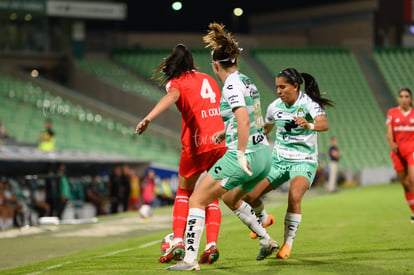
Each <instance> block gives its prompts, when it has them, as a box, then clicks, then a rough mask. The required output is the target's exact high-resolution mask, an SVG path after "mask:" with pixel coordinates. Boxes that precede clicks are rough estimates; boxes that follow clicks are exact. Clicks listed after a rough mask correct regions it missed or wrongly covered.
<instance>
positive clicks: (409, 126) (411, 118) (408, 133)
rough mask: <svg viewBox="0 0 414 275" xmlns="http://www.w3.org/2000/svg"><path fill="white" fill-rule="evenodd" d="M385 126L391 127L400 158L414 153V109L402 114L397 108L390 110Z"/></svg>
mask: <svg viewBox="0 0 414 275" xmlns="http://www.w3.org/2000/svg"><path fill="white" fill-rule="evenodd" d="M387 125H391V126H392V133H393V135H394V141H395V143H397V145H398V152H399V153H400V155H401V156H403V157H405V156H408V155H409V154H410V153H411V154H412V153H413V152H414V109H413V108H411V109H410V110H409V111H408V112H407V113H403V111H401V109H400V108H399V107H395V108H391V109H389V110H388V114H387Z"/></svg>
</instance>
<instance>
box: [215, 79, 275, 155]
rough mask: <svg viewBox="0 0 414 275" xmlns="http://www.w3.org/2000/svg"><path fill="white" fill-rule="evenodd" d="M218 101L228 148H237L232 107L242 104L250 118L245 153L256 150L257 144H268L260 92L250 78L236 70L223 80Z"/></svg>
mask: <svg viewBox="0 0 414 275" xmlns="http://www.w3.org/2000/svg"><path fill="white" fill-rule="evenodd" d="M222 90H223V91H222V97H221V102H220V114H221V116H222V118H223V121H224V125H225V128H226V146H227V149H228V150H237V141H238V139H237V120H236V117H235V116H234V114H233V111H232V110H233V109H234V108H236V107H241V106H244V107H246V108H247V112H248V114H249V119H250V137H249V142H248V144H247V148H246V153H248V152H254V151H256V148H257V147H256V146H257V145H263V144H264V145H269V143H268V142H267V140H266V138H265V135H264V129H263V126H264V123H263V117H262V114H261V107H260V94H259V92H258V91H257V88H256V86H255V85H254V84H253V83H252V82H251V81H250V79H249V78H248V77H247V76H245V75H243V74H241V73H240V72H238V71H236V72H234V73H232V74H231V75H229V76H228V77H227V79H226V81H225V82H224V85H223V89H222Z"/></svg>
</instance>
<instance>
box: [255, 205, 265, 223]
mask: <svg viewBox="0 0 414 275" xmlns="http://www.w3.org/2000/svg"><path fill="white" fill-rule="evenodd" d="M253 210H254V213H256V216H257V217H258V218H259V219H260V221H261V222H262V224H265V223H266V222H267V213H266V210H265V208H264V204H263V202H261V204H260V205H259V206H258V207H255V208H253Z"/></svg>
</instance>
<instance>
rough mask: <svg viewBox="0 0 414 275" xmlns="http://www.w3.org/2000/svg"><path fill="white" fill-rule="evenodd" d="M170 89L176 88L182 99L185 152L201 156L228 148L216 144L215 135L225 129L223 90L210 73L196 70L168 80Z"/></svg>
mask: <svg viewBox="0 0 414 275" xmlns="http://www.w3.org/2000/svg"><path fill="white" fill-rule="evenodd" d="M165 88H166V90H167V92H168V91H169V90H170V89H172V88H176V89H178V90H179V92H180V98H179V99H178V100H177V102H176V103H175V104H176V105H177V108H178V110H179V111H180V112H181V116H182V132H181V143H182V145H183V152H185V153H188V154H190V155H197V154H200V153H203V152H207V151H210V150H214V149H218V148H221V147H225V144H224V142H222V143H221V144H216V143H215V142H214V141H213V140H212V136H213V134H215V133H216V132H218V131H220V130H223V129H224V123H223V120H222V118H221V116H220V99H221V91H220V87H219V85H218V84H217V82H216V81H215V80H214V78H212V77H211V76H209V75H208V74H205V73H202V72H199V71H196V70H193V71H192V72H188V73H185V74H182V75H181V76H180V77H178V78H175V79H172V80H170V81H168V82H167V83H166V85H165Z"/></svg>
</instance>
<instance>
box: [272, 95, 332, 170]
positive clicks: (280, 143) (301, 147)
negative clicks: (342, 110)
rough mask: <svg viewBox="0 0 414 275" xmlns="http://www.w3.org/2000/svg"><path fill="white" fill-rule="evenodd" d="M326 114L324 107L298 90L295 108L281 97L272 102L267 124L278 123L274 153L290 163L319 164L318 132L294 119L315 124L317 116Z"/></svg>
mask: <svg viewBox="0 0 414 275" xmlns="http://www.w3.org/2000/svg"><path fill="white" fill-rule="evenodd" d="M324 114H325V111H324V110H323V108H322V107H321V106H320V105H319V104H318V103H316V102H314V101H313V100H312V99H311V98H310V97H309V96H308V95H307V94H305V93H304V92H302V91H299V96H298V99H297V100H296V102H295V103H294V104H293V105H292V106H287V104H285V103H284V102H283V101H282V100H281V99H280V98H278V99H276V100H275V101H273V102H272V103H271V104H270V105H269V107H268V108H267V114H266V123H267V124H275V123H276V140H275V145H274V148H273V154H276V155H277V156H278V158H279V159H285V160H289V161H310V162H317V160H318V159H317V155H318V148H317V147H318V142H317V132H315V131H312V130H305V129H303V128H302V127H301V126H299V125H297V124H295V121H294V117H304V118H306V120H307V121H309V122H312V121H313V120H314V118H315V117H317V116H319V115H324Z"/></svg>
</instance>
